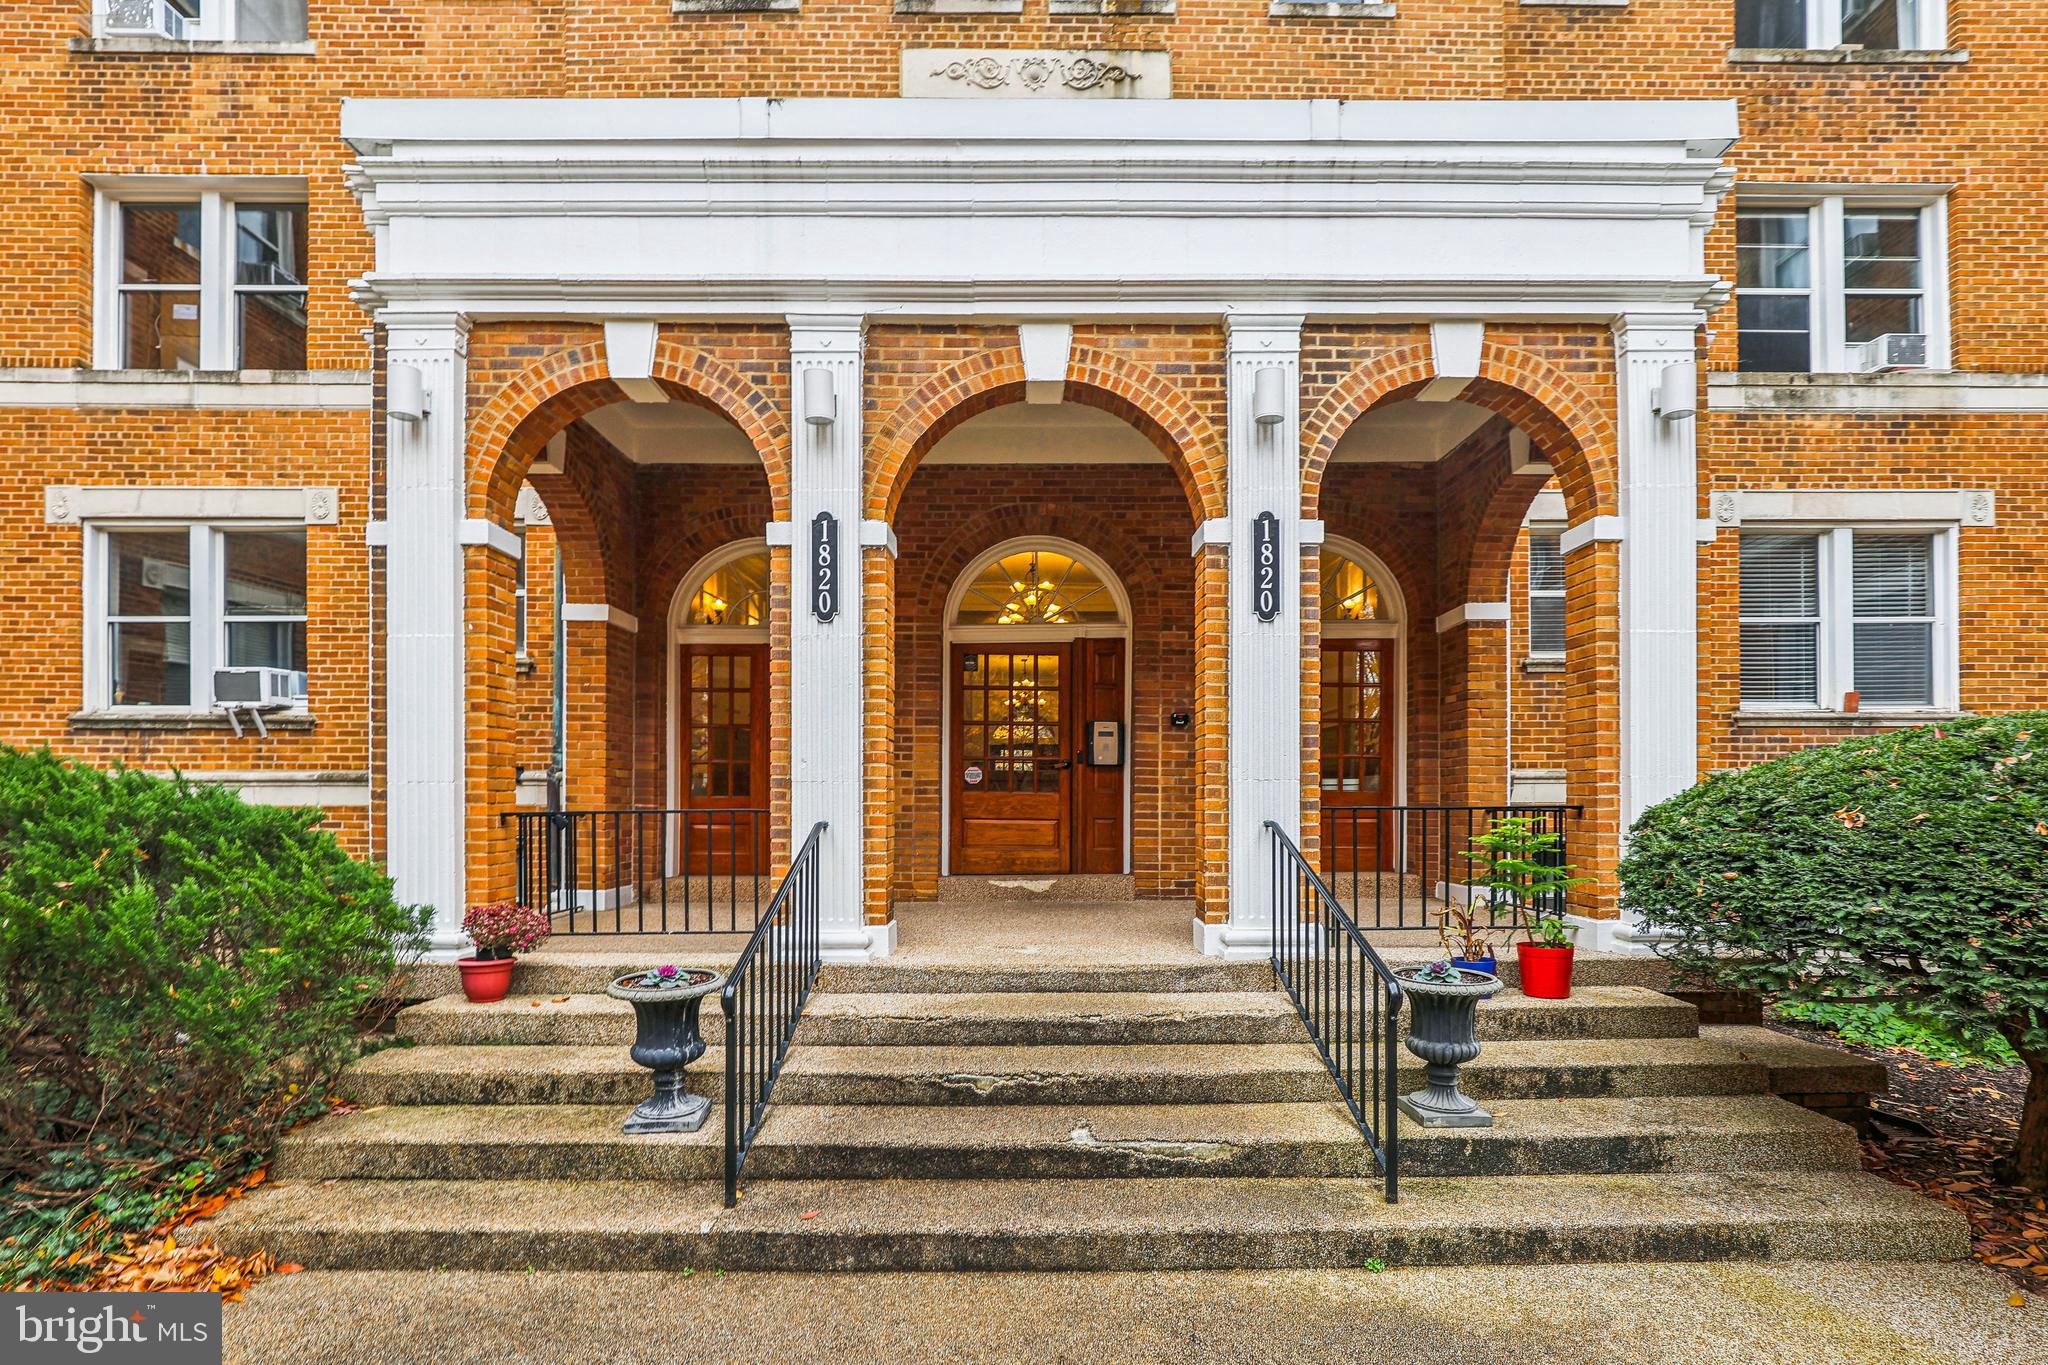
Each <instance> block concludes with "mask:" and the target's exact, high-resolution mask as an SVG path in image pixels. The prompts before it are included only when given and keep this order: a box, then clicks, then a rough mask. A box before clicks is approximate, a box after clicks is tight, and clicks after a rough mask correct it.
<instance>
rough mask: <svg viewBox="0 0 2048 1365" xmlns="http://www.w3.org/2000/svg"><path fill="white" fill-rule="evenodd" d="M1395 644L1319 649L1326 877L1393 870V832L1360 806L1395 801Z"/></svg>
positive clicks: (1340, 642)
mask: <svg viewBox="0 0 2048 1365" xmlns="http://www.w3.org/2000/svg"><path fill="white" fill-rule="evenodd" d="M1392 664H1393V641H1391V640H1386V639H1335V640H1325V641H1324V642H1323V668H1322V783H1321V787H1322V807H1323V868H1324V870H1325V871H1326V872H1349V871H1353V870H1357V871H1368V872H1369V871H1372V870H1374V869H1377V868H1383V867H1388V866H1391V865H1392V861H1393V848H1392V838H1393V833H1394V832H1393V831H1392V830H1390V829H1384V828H1382V827H1381V822H1380V818H1379V817H1378V816H1374V815H1365V814H1361V813H1359V811H1358V808H1359V807H1361V806H1383V805H1390V804H1392V803H1393V801H1394V793H1395V791H1396V786H1395V781H1394V778H1395V772H1394V764H1395V754H1396V753H1397V748H1396V745H1395V742H1394V741H1395V733H1394V728H1395V725H1396V724H1397V721H1398V718H1397V717H1396V716H1395V714H1394V685H1393V676H1392V672H1391V669H1392Z"/></svg>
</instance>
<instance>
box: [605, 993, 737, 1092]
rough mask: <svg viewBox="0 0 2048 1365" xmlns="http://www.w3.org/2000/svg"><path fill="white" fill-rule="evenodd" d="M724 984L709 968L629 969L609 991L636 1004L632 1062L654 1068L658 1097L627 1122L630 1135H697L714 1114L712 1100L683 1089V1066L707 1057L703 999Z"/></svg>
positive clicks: (616, 997) (613, 997)
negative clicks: (701, 1024)
mask: <svg viewBox="0 0 2048 1365" xmlns="http://www.w3.org/2000/svg"><path fill="white" fill-rule="evenodd" d="M724 985H725V973H724V972H720V971H714V970H712V969H711V968H709V967H653V968H649V969H648V970H646V971H641V972H628V973H626V975H624V976H622V977H620V978H619V979H618V980H616V981H614V982H612V984H611V985H609V986H607V987H605V994H606V995H609V996H610V997H611V998H612V999H614V1000H624V1001H625V1002H626V1003H628V1004H630V1005H631V1006H632V1007H633V1017H634V1020H635V1023H636V1025H637V1032H636V1034H635V1036H634V1038H633V1060H634V1061H636V1062H638V1063H639V1064H640V1065H642V1066H644V1067H646V1068H648V1069H649V1070H651V1071H652V1072H654V1097H653V1098H652V1099H649V1100H647V1101H645V1102H644V1103H642V1104H641V1106H640V1107H639V1108H638V1109H635V1110H634V1111H633V1116H632V1117H631V1118H629V1119H627V1120H626V1125H625V1129H624V1131H626V1132H628V1133H694V1132H696V1131H697V1130H698V1129H699V1128H702V1127H703V1126H704V1120H705V1119H706V1118H708V1117H709V1116H710V1114H711V1101H710V1100H709V1099H707V1098H706V1097H704V1096H702V1095H691V1094H688V1093H686V1092H685V1091H684V1089H683V1070H684V1068H685V1067H687V1066H689V1064H690V1063H691V1062H694V1061H696V1060H697V1059H698V1058H699V1057H702V1056H703V1055H704V1035H703V1033H702V1032H701V1031H700V1030H699V1028H698V1017H699V1013H700V1011H701V1010H702V1009H703V1006H704V997H705V996H707V995H710V994H711V993H712V992H713V991H716V990H718V989H720V988H721V987H723V986H724Z"/></svg>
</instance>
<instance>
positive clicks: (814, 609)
mask: <svg viewBox="0 0 2048 1365" xmlns="http://www.w3.org/2000/svg"><path fill="white" fill-rule="evenodd" d="M809 577H810V593H811V615H813V616H815V617H817V618H818V619H819V620H820V621H829V620H831V619H832V618H833V617H835V616H837V615H838V614H839V519H838V518H837V517H835V516H833V515H832V514H831V513H830V512H820V513H818V515H817V516H816V517H815V518H813V519H812V521H811V566H810V574H809Z"/></svg>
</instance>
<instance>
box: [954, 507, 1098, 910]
mask: <svg viewBox="0 0 2048 1365" xmlns="http://www.w3.org/2000/svg"><path fill="white" fill-rule="evenodd" d="M1028 550H1054V551H1057V552H1058V553H1060V554H1063V555H1067V556H1069V557H1070V558H1073V559H1078V560H1082V561H1084V562H1086V563H1087V564H1089V565H1090V566H1091V567H1093V568H1094V570H1095V572H1096V573H1097V574H1098V575H1100V576H1101V578H1102V582H1103V586H1105V587H1107V588H1108V589H1109V595H1110V600H1111V601H1113V602H1115V603H1116V616H1117V619H1116V620H1115V621H1113V622H1111V621H1103V622H1096V623H1093V624H1090V625H1086V626H1079V625H1077V626H1072V627H1063V626H958V625H955V624H954V623H953V618H954V617H956V616H958V615H959V614H960V603H961V602H962V601H963V600H965V598H966V596H967V589H968V586H969V585H970V584H972V583H973V582H974V580H975V578H976V576H977V575H979V574H980V573H981V571H982V570H983V569H985V568H987V567H988V566H989V565H990V564H992V563H994V562H995V561H996V560H999V559H1002V558H1004V557H1006V556H1008V555H1013V554H1017V553H1019V552H1021V551H1028ZM1133 619H1134V618H1133V613H1132V610H1131V596H1130V593H1128V592H1127V591H1125V589H1124V585H1123V580H1122V579H1120V578H1118V577H1117V575H1116V573H1115V571H1114V570H1112V569H1111V568H1110V567H1109V566H1108V565H1107V564H1105V563H1104V562H1103V560H1102V556H1101V555H1098V554H1096V553H1095V551H1093V550H1091V549H1089V548H1088V547H1087V546H1085V545H1082V544H1080V543H1078V542H1076V541H1071V540H1065V539H1062V538H1061V537H1059V536H1013V537H1012V538H1010V539H1009V540H1005V541H1001V542H999V543H997V544H995V545H992V546H990V547H989V548H988V549H986V550H983V551H982V552H981V553H980V554H978V555H976V556H975V557H974V558H973V559H971V560H969V561H968V564H967V567H966V568H965V569H963V570H962V571H961V572H960V575H959V576H958V577H957V578H955V579H954V580H953V586H952V587H951V588H949V589H948V590H947V592H946V605H945V615H944V616H941V617H940V618H939V620H940V621H941V622H942V623H943V629H942V630H941V632H940V646H939V677H940V679H941V680H942V682H941V685H940V687H939V866H940V867H941V868H944V869H946V871H945V872H944V873H943V874H942V875H945V876H952V875H953V872H952V866H953V783H952V777H951V774H952V771H953V768H952V763H953V679H952V668H953V646H954V645H955V644H956V643H957V644H998V643H1004V642H1014V643H1016V644H1017V645H1018V646H1020V647H1021V646H1023V645H1026V644H1031V643H1036V642H1038V641H1041V640H1042V641H1048V642H1058V643H1065V642H1068V641H1072V640H1082V639H1103V640H1109V639H1114V640H1122V641H1123V642H1124V848H1123V867H1122V871H1123V873H1124V874H1125V875H1129V874H1130V872H1131V871H1132V870H1133V869H1132V866H1131V849H1132V838H1133V835H1134V834H1135V833H1136V831H1135V830H1134V829H1133V828H1132V825H1133V823H1134V821H1133V818H1132V817H1133V814H1134V812H1133V810H1132V801H1131V791H1132V777H1131V773H1132V770H1133V769H1134V768H1135V767H1136V764H1135V763H1133V762H1132V755H1133V753H1134V741H1135V739H1136V729H1137V716H1136V714H1135V701H1136V696H1137V668H1136V664H1135V660H1134V659H1133V657H1132V656H1133V652H1134V651H1133V650H1132V647H1131V627H1132V622H1133Z"/></svg>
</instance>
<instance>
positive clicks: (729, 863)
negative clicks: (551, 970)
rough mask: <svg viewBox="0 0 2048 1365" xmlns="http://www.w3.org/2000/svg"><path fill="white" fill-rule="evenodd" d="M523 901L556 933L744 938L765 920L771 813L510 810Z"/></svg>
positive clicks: (520, 901)
mask: <svg viewBox="0 0 2048 1365" xmlns="http://www.w3.org/2000/svg"><path fill="white" fill-rule="evenodd" d="M506 818H508V819H511V820H514V821H516V822H517V838H516V842H515V846H514V856H515V857H516V859H517V860H518V867H519V873H518V887H519V903H520V904H521V905H531V906H536V907H539V908H542V909H545V910H546V911H547V912H548V913H549V915H550V916H551V917H552V921H553V925H554V931H555V932H556V933H557V934H745V933H751V932H752V931H753V928H754V926H755V924H757V923H758V922H759V921H760V918H761V898H762V891H763V887H762V882H763V880H764V877H765V874H766V873H767V870H768V859H769V843H768V835H769V827H768V812H767V811H765V810H659V809H654V808H651V807H636V808H633V809H629V810H556V811H545V810H542V811H513V812H510V813H508V815H507V817H506Z"/></svg>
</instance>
